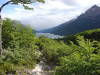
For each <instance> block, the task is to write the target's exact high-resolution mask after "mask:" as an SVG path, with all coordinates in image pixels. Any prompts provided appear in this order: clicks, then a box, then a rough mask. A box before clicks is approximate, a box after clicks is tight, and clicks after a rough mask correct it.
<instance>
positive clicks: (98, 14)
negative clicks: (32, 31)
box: [39, 5, 100, 36]
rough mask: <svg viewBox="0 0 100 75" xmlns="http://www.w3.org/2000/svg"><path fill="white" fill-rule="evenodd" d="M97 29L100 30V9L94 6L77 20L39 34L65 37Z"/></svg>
mask: <svg viewBox="0 0 100 75" xmlns="http://www.w3.org/2000/svg"><path fill="white" fill-rule="evenodd" d="M96 28H100V7H99V6H97V5H94V6H92V7H91V8H90V9H88V10H87V11H86V12H85V13H84V14H81V15H80V16H78V17H77V18H76V19H73V20H70V21H68V22H65V23H63V24H61V25H59V26H56V27H53V28H50V29H46V30H41V31H39V32H40V33H51V34H56V35H62V36H63V35H71V34H75V33H78V32H82V31H85V30H90V29H96Z"/></svg>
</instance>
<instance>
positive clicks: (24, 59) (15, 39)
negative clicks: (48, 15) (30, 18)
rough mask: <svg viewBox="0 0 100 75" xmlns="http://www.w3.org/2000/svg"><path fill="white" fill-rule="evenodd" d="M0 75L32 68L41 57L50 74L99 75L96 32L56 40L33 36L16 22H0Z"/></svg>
mask: <svg viewBox="0 0 100 75" xmlns="http://www.w3.org/2000/svg"><path fill="white" fill-rule="evenodd" d="M2 40H3V49H4V51H3V54H2V56H0V75H6V74H15V75H19V74H17V73H18V71H21V72H23V74H22V75H27V74H25V72H24V71H23V70H25V69H33V68H35V66H36V64H37V63H39V62H40V60H41V59H42V58H44V59H45V62H46V63H47V64H48V65H50V64H52V65H53V68H52V71H53V73H52V75H100V29H94V30H88V31H85V32H81V33H77V34H75V35H69V36H65V37H64V38H60V39H50V38H46V37H45V36H40V37H36V33H35V30H33V29H31V27H29V26H24V25H23V24H21V23H20V22H18V21H15V20H10V19H8V18H7V19H4V20H3V27H2Z"/></svg>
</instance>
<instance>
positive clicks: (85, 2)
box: [0, 0, 100, 30]
mask: <svg viewBox="0 0 100 75" xmlns="http://www.w3.org/2000/svg"><path fill="white" fill-rule="evenodd" d="M6 1H7V0H0V5H1V4H2V3H4V2H6ZM95 4H97V5H99V6H100V0H45V3H44V4H43V3H39V2H37V3H34V4H32V5H29V6H30V7H34V10H31V11H29V10H25V9H24V8H23V7H22V6H21V5H19V6H16V5H8V6H7V7H5V8H4V10H3V11H2V15H3V17H9V18H11V19H15V20H20V21H21V22H22V23H23V24H27V25H30V26H31V27H32V28H35V29H37V30H40V29H46V28H50V27H54V26H57V25H59V24H62V23H64V22H66V21H69V20H71V19H73V18H76V17H77V16H78V15H80V14H82V13H84V11H86V10H87V9H89V8H90V7H91V6H93V5H95Z"/></svg>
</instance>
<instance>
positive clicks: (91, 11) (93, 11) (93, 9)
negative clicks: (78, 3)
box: [85, 5, 100, 17]
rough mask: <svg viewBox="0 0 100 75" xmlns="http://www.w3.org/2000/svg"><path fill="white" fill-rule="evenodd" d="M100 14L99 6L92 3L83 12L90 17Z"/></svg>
mask: <svg viewBox="0 0 100 75" xmlns="http://www.w3.org/2000/svg"><path fill="white" fill-rule="evenodd" d="M98 15H100V7H99V6H97V5H94V6H92V7H91V8H90V9H88V10H87V11H86V12H85V16H90V17H93V16H94V17H95V16H98Z"/></svg>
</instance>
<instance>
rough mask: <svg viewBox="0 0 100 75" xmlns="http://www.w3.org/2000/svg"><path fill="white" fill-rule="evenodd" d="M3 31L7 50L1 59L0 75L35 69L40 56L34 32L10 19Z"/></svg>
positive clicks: (5, 23)
mask: <svg viewBox="0 0 100 75" xmlns="http://www.w3.org/2000/svg"><path fill="white" fill-rule="evenodd" d="M2 30H3V32H2V35H3V36H2V37H3V47H4V49H5V50H4V52H3V55H2V56H1V57H0V73H2V72H5V73H6V72H12V71H16V70H19V69H24V68H33V67H34V66H35V64H36V62H37V61H38V59H39V55H40V54H39V51H38V46H36V45H35V40H36V39H37V38H36V37H35V35H34V34H33V30H32V29H31V28H30V27H26V26H22V25H21V24H20V23H18V22H16V21H11V20H9V19H6V20H4V25H3V29H2Z"/></svg>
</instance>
